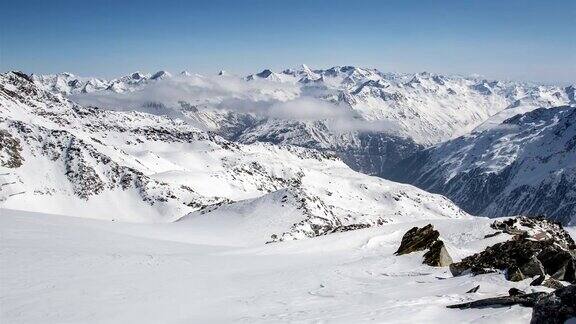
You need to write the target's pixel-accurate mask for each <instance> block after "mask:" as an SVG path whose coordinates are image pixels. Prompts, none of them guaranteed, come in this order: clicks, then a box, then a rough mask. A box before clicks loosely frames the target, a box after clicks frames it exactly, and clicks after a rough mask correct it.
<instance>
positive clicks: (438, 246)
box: [394, 224, 452, 267]
mask: <svg viewBox="0 0 576 324" xmlns="http://www.w3.org/2000/svg"><path fill="white" fill-rule="evenodd" d="M438 237H440V233H439V232H438V231H437V230H435V229H434V226H432V224H428V225H426V226H424V227H422V228H418V227H413V228H411V229H410V230H409V231H408V232H406V233H405V234H404V236H403V237H402V242H401V243H400V247H399V248H398V250H397V251H396V253H394V254H396V255H403V254H408V253H412V252H416V251H423V250H426V249H428V251H427V252H426V253H425V254H424V260H423V261H422V263H424V264H427V265H429V266H433V267H445V266H448V265H450V264H451V263H452V258H451V257H450V254H448V251H447V250H446V247H445V246H444V242H442V240H439V239H438Z"/></svg>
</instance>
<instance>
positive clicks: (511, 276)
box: [506, 265, 525, 281]
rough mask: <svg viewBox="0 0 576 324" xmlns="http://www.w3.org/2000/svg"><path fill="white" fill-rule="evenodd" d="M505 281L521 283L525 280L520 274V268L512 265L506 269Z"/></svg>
mask: <svg viewBox="0 0 576 324" xmlns="http://www.w3.org/2000/svg"><path fill="white" fill-rule="evenodd" d="M506 279H508V280H510V281H522V280H524V279H525V277H524V274H522V271H520V268H518V267H517V266H515V265H513V266H511V267H510V268H508V269H506Z"/></svg>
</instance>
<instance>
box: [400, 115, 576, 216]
mask: <svg viewBox="0 0 576 324" xmlns="http://www.w3.org/2000/svg"><path fill="white" fill-rule="evenodd" d="M499 117H500V116H499ZM575 125H576V108H574V107H568V106H565V107H557V108H551V109H544V108H540V109H536V110H533V111H531V112H528V113H524V114H519V115H516V116H514V117H511V118H508V119H506V120H504V121H503V122H501V123H500V124H496V123H494V124H493V125H488V126H487V127H485V128H480V129H478V130H477V131H475V132H473V133H471V134H469V135H466V136H463V137H460V138H457V139H454V140H451V141H448V142H446V143H442V144H439V145H437V146H434V147H432V148H430V149H427V150H425V151H422V152H420V153H417V154H416V155H414V156H412V157H410V158H408V159H407V160H405V161H402V162H400V163H399V165H398V166H397V169H396V172H395V174H396V175H397V176H396V178H395V179H397V180H400V181H403V182H407V183H412V184H414V185H417V186H419V187H421V188H423V189H426V190H429V191H432V192H437V193H441V194H444V195H446V196H447V197H450V198H451V199H453V200H454V201H455V202H456V203H457V204H459V206H461V207H462V208H464V209H465V210H467V211H468V212H470V213H472V214H478V215H486V216H505V215H516V214H524V215H546V216H547V217H549V218H552V219H556V220H559V221H562V222H564V223H574V222H575V221H576V219H575V218H574V215H575V214H576V198H575V197H576V192H575V188H576V128H575Z"/></svg>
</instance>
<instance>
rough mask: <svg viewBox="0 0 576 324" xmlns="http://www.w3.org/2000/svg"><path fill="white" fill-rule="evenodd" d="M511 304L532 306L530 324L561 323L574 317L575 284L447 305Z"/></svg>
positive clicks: (575, 302)
mask: <svg viewBox="0 0 576 324" xmlns="http://www.w3.org/2000/svg"><path fill="white" fill-rule="evenodd" d="M512 305H521V306H525V307H532V308H533V311H532V320H531V321H530V323H531V324H562V323H564V322H565V321H566V320H568V319H570V318H573V317H576V285H570V286H566V287H562V288H560V289H557V290H555V291H554V292H551V293H549V294H547V293H545V292H535V293H531V294H525V293H523V292H522V291H519V290H515V291H511V292H510V296H504V297H494V298H486V299H480V300H476V301H472V302H467V303H462V304H457V305H450V306H447V307H448V308H457V309H468V308H484V307H509V306H512Z"/></svg>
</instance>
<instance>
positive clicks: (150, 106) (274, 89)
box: [71, 75, 398, 133]
mask: <svg viewBox="0 0 576 324" xmlns="http://www.w3.org/2000/svg"><path fill="white" fill-rule="evenodd" d="M71 99H72V100H74V101H76V102H78V103H79V104H82V105H92V106H97V107H101V108H105V109H111V110H136V111H143V112H147V113H152V114H157V115H167V116H170V117H177V118H182V119H185V120H188V118H187V117H186V116H185V115H184V114H183V113H182V110H181V104H180V102H182V101H183V102H186V103H188V104H190V105H193V106H196V107H199V109H209V110H215V111H223V112H236V113H247V114H252V115H255V116H256V117H259V118H263V119H268V118H272V119H281V120H291V121H302V122H313V121H323V122H324V123H325V124H326V125H327V126H328V127H329V129H330V130H332V131H333V132H335V133H343V132H351V131H370V132H392V131H393V130H394V129H398V128H397V127H396V126H395V124H393V123H392V122H389V121H367V120H365V119H363V118H361V117H360V116H359V115H358V113H357V112H356V111H354V110H353V109H352V108H351V107H350V106H348V105H346V104H343V103H334V102H331V101H328V100H324V99H319V98H316V97H314V94H310V93H308V92H304V93H303V92H302V91H301V89H300V87H299V86H298V85H296V84H292V83H280V82H270V81H267V80H253V81H250V82H247V81H245V80H243V79H241V78H239V77H234V76H217V77H216V76H214V77H204V76H197V75H196V76H178V77H173V78H171V79H166V80H160V81H156V82H152V83H149V84H147V85H145V86H143V87H142V88H141V89H138V90H136V91H132V92H126V93H115V92H112V91H99V92H94V93H89V94H77V95H73V96H71ZM196 126H198V125H196Z"/></svg>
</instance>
